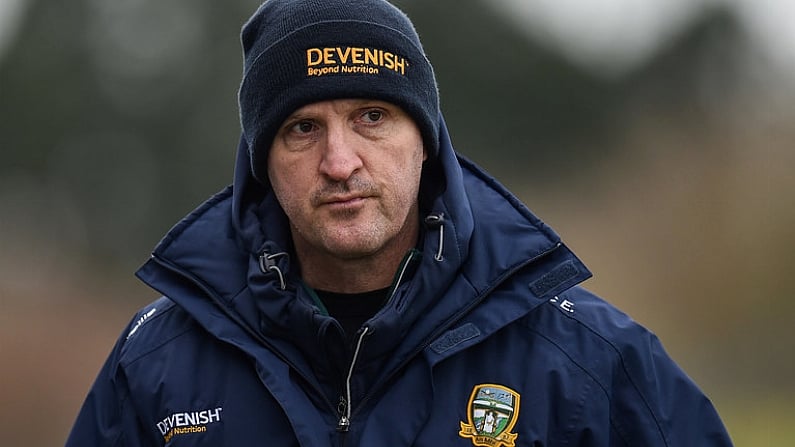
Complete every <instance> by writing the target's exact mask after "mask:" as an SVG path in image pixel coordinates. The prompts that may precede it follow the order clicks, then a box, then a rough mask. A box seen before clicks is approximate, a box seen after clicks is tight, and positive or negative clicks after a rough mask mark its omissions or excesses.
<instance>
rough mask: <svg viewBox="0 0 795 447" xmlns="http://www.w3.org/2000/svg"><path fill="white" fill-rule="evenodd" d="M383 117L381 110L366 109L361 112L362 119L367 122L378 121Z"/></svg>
mask: <svg viewBox="0 0 795 447" xmlns="http://www.w3.org/2000/svg"><path fill="white" fill-rule="evenodd" d="M383 118H384V112H383V110H378V109H374V110H368V111H366V112H364V114H362V119H363V120H364V121H365V122H369V123H377V122H378V121H381V120H382V119H383Z"/></svg>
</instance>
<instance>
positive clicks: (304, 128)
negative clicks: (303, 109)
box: [289, 121, 315, 135]
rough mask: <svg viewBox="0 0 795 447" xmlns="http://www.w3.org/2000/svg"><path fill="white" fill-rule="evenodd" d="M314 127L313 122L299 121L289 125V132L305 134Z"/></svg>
mask: <svg viewBox="0 0 795 447" xmlns="http://www.w3.org/2000/svg"><path fill="white" fill-rule="evenodd" d="M314 129H315V124H314V123H313V122H311V121H299V122H297V123H295V124H293V125H292V126H290V129H289V130H290V132H293V133H296V134H299V135H300V134H307V133H310V132H312V130H314Z"/></svg>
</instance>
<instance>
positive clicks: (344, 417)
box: [337, 251, 415, 433]
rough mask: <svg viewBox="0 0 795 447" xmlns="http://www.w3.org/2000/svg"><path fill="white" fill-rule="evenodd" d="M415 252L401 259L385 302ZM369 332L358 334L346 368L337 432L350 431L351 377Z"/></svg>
mask: <svg viewBox="0 0 795 447" xmlns="http://www.w3.org/2000/svg"><path fill="white" fill-rule="evenodd" d="M414 255H415V252H414V251H410V252H409V253H408V255H406V257H405V258H404V259H403V263H402V265H401V267H400V269H399V270H398V274H397V276H396V277H395V281H394V284H393V286H392V291H391V292H390V293H389V297H388V298H387V300H386V302H390V301H392V298H394V297H395V294H396V293H397V289H398V286H400V283H401V282H403V277H404V276H405V274H406V271H407V270H408V267H409V264H411V261H412V260H413V259H414ZM369 332H370V328H369V327H368V326H364V327H363V328H362V330H361V332H360V333H359V339H358V340H357V341H356V348H355V349H354V351H353V357H352V358H351V365H350V367H349V368H348V375H347V377H346V378H345V394H344V395H343V396H340V400H339V403H338V404H337V414H338V416H339V421H338V422H337V431H338V432H342V433H345V432H347V431H348V430H349V429H350V426H351V412H352V409H351V378H352V377H353V370H354V368H355V367H356V361H357V360H358V359H359V353H360V352H361V349H362V343H363V342H364V337H366V336H367V334H368V333H369Z"/></svg>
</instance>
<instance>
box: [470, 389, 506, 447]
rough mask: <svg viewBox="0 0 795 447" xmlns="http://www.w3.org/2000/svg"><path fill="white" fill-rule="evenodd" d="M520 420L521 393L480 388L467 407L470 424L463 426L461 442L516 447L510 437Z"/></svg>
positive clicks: (492, 446)
mask: <svg viewBox="0 0 795 447" xmlns="http://www.w3.org/2000/svg"><path fill="white" fill-rule="evenodd" d="M518 416H519V393H517V392H516V391H514V390H512V389H510V388H508V387H504V386H502V385H493V384H483V385H477V386H476V387H475V388H474V389H473V390H472V396H470V398H469V404H468V405H467V419H468V423H467V422H461V431H460V432H458V435H459V436H461V437H462V438H471V439H472V444H474V445H476V446H486V447H500V446H505V447H514V440H515V439H516V433H511V430H512V429H513V426H514V424H515V423H516V418H517V417H518Z"/></svg>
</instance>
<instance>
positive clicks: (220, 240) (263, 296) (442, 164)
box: [66, 122, 731, 447]
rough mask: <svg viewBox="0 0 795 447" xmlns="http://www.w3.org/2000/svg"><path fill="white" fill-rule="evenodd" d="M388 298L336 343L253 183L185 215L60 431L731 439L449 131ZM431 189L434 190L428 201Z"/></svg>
mask: <svg viewBox="0 0 795 447" xmlns="http://www.w3.org/2000/svg"><path fill="white" fill-rule="evenodd" d="M441 127H442V132H441V138H440V140H441V141H440V143H441V144H440V145H441V149H440V158H439V160H438V163H437V164H435V165H434V166H431V167H429V168H428V172H427V173H426V174H428V175H426V178H425V179H424V180H423V182H425V184H424V188H425V191H426V194H425V195H424V196H423V198H422V203H423V209H424V210H425V212H426V214H427V218H426V220H425V223H426V225H425V228H424V230H423V234H422V238H421V241H419V244H418V249H417V250H416V251H415V252H412V253H409V255H407V257H406V260H405V262H404V264H403V266H402V267H401V269H400V271H399V272H397V273H396V275H395V283H394V285H393V289H392V291H391V297H390V298H389V301H388V302H387V304H386V305H385V306H384V307H383V308H382V309H381V310H380V311H379V312H378V313H377V314H376V315H375V316H374V317H373V318H372V319H370V320H369V321H368V322H366V323H365V325H364V326H363V327H362V329H360V331H359V332H358V333H357V334H356V337H355V343H354V346H348V344H347V343H345V341H344V335H343V333H342V330H341V327H340V325H339V324H338V323H337V322H336V321H335V320H334V319H333V318H331V317H329V316H327V315H325V314H324V312H323V310H322V306H320V305H318V303H317V302H316V298H315V297H314V296H313V294H312V293H311V291H309V290H307V288H306V287H304V286H303V285H302V284H301V281H300V279H299V274H298V272H297V271H296V269H297V266H296V264H295V263H294V262H293V260H291V245H290V240H289V232H288V229H287V226H286V218H285V216H284V214H283V212H282V211H281V209H280V208H279V207H278V205H277V204H276V202H275V200H274V199H273V197H272V194H270V193H269V189H268V187H267V186H263V185H261V184H259V183H257V182H256V181H254V180H253V179H252V177H251V175H250V169H249V163H250V160H249V158H248V151H247V150H246V147H245V143H241V146H240V148H239V150H238V165H237V170H236V175H235V182H234V185H233V186H232V187H230V188H228V189H226V190H224V191H222V192H221V193H219V194H218V195H216V196H215V197H213V198H211V199H210V200H209V201H207V202H206V203H205V204H204V205H202V206H201V207H199V208H198V209H197V210H196V211H194V212H193V213H192V214H190V215H189V216H187V217H186V218H185V219H184V220H183V221H182V222H180V223H179V224H178V225H177V226H175V227H174V228H173V229H172V231H171V232H169V234H168V235H167V236H166V237H165V238H164V239H163V241H162V242H161V243H160V244H159V246H158V247H157V248H156V250H155V251H154V253H153V255H152V257H151V259H150V260H149V261H148V262H147V263H146V264H145V265H144V266H143V267H142V268H141V270H140V271H139V272H138V276H139V277H140V278H141V279H142V280H144V281H145V282H146V283H148V284H149V285H150V286H152V287H153V288H155V289H156V290H158V291H159V292H160V293H162V294H163V296H164V297H163V298H161V299H159V300H158V301H156V302H154V303H152V304H151V305H149V306H147V307H145V308H144V309H142V310H141V311H140V313H139V314H137V315H136V316H135V317H134V318H133V320H132V322H131V323H130V325H129V327H127V328H126V329H125V331H124V332H123V334H122V336H121V338H120V339H119V341H118V343H117V344H116V346H115V348H114V349H113V352H112V353H111V355H110V357H109V358H108V360H107V362H106V364H105V366H104V367H103V369H102V370H101V372H100V373H99V377H98V378H97V380H96V383H95V384H94V386H93V388H92V389H91V391H90V393H89V395H88V397H87V399H86V401H85V404H84V406H83V408H82V410H81V412H80V414H79V416H78V418H77V421H76V423H75V425H74V428H73V430H72V433H71V435H70V437H69V439H68V441H67V444H66V445H67V446H68V447H89V446H128V447H131V446H163V445H169V446H214V447H217V446H234V447H245V446H303V447H318V446H395V447H397V446H426V447H439V446H461V447H466V446H472V445H476V446H495V447H498V446H514V445H516V446H564V445H565V446H605V447H607V446H631V447H639V446H644V447H654V446H677V447H683V446H688V447H689V446H700V447H704V446H729V445H731V441H730V440H729V438H728V436H727V434H726V431H725V429H724V427H723V425H722V423H721V421H720V419H719V417H718V415H717V414H716V412H715V410H714V408H713V406H712V404H711V403H710V401H709V400H708V399H707V398H706V397H705V396H704V395H703V393H702V392H701V391H699V389H698V388H697V387H696V385H694V384H693V382H692V381H691V380H690V379H689V378H688V377H687V376H686V375H685V373H683V372H682V371H681V370H680V369H679V368H678V367H677V366H676V364H675V363H674V362H673V361H672V360H671V359H670V358H669V357H668V355H667V354H666V353H665V351H664V350H663V348H662V346H661V345H660V343H659V341H658V340H657V338H656V337H655V336H654V335H653V334H651V333H650V332H649V331H647V330H645V329H644V328H643V327H641V326H639V325H638V324H636V323H635V322H633V321H632V320H631V319H630V318H629V317H627V316H626V315H625V314H623V313H622V312H620V311H618V310H617V309H616V308H614V307H613V306H611V305H610V304H608V303H607V302H605V301H603V300H602V299H600V298H598V297H596V296H594V295H593V294H591V293H589V292H588V291H586V290H584V289H583V288H581V287H580V286H579V285H578V284H579V283H580V282H582V281H583V280H584V279H586V278H588V277H589V276H590V273H589V272H588V270H587V269H586V268H585V266H584V265H583V264H582V263H581V262H580V261H579V260H578V259H577V258H576V257H575V256H574V255H573V254H572V253H571V252H570V251H569V249H568V248H567V247H566V246H565V245H564V244H563V243H562V242H561V240H560V238H559V237H558V236H557V235H556V234H555V233H554V232H553V231H552V230H551V229H550V228H548V227H547V226H546V225H544V224H543V223H542V222H541V221H540V220H538V219H537V218H536V217H535V216H533V215H532V214H531V213H530V211H528V209H527V208H526V207H525V206H524V205H523V204H522V203H520V201H519V200H518V199H517V198H516V197H514V196H513V195H512V194H510V193H509V192H508V191H507V190H505V189H504V188H503V187H502V186H501V185H499V184H498V183H497V182H496V181H495V180H494V179H493V178H491V177H490V176H488V175H487V174H485V173H484V172H483V171H481V170H480V169H479V168H478V167H476V166H474V165H473V164H472V163H470V162H468V161H466V160H464V159H463V158H461V157H459V156H458V155H457V154H456V153H455V151H454V150H453V147H452V145H451V143H450V141H449V137H448V135H447V132H446V129H445V126H444V123H443V122H442V124H441ZM427 191H433V193H427Z"/></svg>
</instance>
